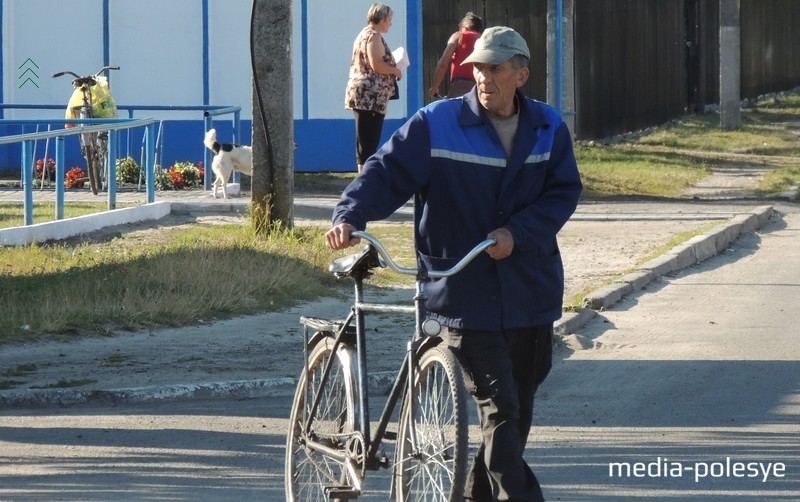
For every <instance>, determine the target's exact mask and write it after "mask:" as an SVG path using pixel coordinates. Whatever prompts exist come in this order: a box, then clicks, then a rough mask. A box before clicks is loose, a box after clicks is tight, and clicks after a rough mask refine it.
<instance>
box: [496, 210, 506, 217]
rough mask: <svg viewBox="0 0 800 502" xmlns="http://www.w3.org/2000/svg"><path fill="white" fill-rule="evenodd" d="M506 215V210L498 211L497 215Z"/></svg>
mask: <svg viewBox="0 0 800 502" xmlns="http://www.w3.org/2000/svg"><path fill="white" fill-rule="evenodd" d="M505 215H506V212H505V211H497V216H505Z"/></svg>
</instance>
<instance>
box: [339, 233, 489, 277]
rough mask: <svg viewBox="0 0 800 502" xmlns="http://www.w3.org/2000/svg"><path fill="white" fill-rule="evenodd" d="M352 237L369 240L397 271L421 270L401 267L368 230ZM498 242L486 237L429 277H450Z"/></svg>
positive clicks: (410, 271) (415, 271)
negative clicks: (459, 258)
mask: <svg viewBox="0 0 800 502" xmlns="http://www.w3.org/2000/svg"><path fill="white" fill-rule="evenodd" d="M350 236H351V237H358V238H360V239H364V240H366V241H367V242H369V243H370V244H371V245H372V247H374V248H375V250H376V251H377V252H378V254H379V255H380V256H381V258H383V260H384V261H385V262H386V265H387V266H388V267H389V268H390V269H392V270H394V271H395V272H398V273H401V274H406V275H416V274H417V272H418V271H419V270H418V269H417V268H411V267H401V266H400V265H398V264H397V263H396V262H395V261H394V260H393V259H392V257H391V256H389V252H388V251H386V248H384V247H383V244H381V242H380V241H379V240H378V239H377V238H376V237H375V236H373V235H371V234H368V233H367V232H361V231H355V232H353V233H351V234H350ZM495 244H497V240H495V239H486V240H485V241H483V242H481V243H479V244H478V245H477V246H475V247H474V248H472V250H471V251H470V252H469V253H467V254H466V255H465V256H464V257H463V258H461V260H460V261H459V262H458V263H456V264H455V265H453V266H452V267H451V268H449V269H447V270H428V277H432V278H440V277H450V276H451V275H455V274H457V273H458V272H460V271H461V270H462V269H463V268H464V267H466V266H467V265H468V264H469V263H470V262H471V261H472V260H474V259H475V257H476V256H478V255H479V254H480V253H481V252H483V251H485V250H486V248H489V247H491V246H494V245H495Z"/></svg>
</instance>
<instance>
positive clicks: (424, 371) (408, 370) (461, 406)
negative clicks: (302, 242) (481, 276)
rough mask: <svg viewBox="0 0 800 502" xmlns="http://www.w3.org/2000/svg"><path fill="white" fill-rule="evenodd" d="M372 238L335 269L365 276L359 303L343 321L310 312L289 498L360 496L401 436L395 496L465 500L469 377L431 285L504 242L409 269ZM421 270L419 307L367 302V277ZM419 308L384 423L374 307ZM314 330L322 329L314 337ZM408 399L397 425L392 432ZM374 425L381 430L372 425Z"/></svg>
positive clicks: (289, 453) (290, 449) (290, 450)
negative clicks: (371, 398)
mask: <svg viewBox="0 0 800 502" xmlns="http://www.w3.org/2000/svg"><path fill="white" fill-rule="evenodd" d="M352 236H353V237H360V238H362V239H364V240H366V241H367V242H369V244H368V245H367V246H366V247H364V249H363V250H361V251H360V252H359V253H356V254H354V255H350V256H347V257H343V258H339V259H337V260H335V261H334V262H333V263H332V264H331V266H330V271H331V272H332V273H333V274H334V275H336V276H337V277H351V278H352V279H353V280H354V281H355V301H354V303H353V306H352V308H351V309H350V313H349V314H348V315H347V317H346V319H344V320H342V321H330V320H325V319H317V318H312V317H301V319H300V322H301V323H302V324H303V336H304V344H305V345H304V358H305V366H304V368H303V371H302V373H301V376H300V379H299V381H298V384H297V390H296V393H295V397H294V402H293V404H292V411H291V415H290V421H289V424H290V425H289V433H288V437H287V448H286V467H285V470H286V472H285V485H286V499H287V500H289V501H308V500H329V499H340V500H341V499H353V498H357V497H358V496H359V495H361V493H362V491H363V482H364V477H365V474H366V471H367V470H378V469H380V468H389V467H390V464H389V459H388V456H387V455H386V453H385V451H384V450H383V441H384V440H396V443H395V454H394V463H393V465H392V489H391V492H392V496H393V497H394V498H395V500H398V501H406V500H424V501H433V500H447V501H451V500H452V501H455V500H462V499H463V489H464V484H465V481H466V476H467V465H468V455H469V453H468V449H469V442H468V425H469V418H468V410H467V408H466V406H467V394H466V390H465V387H464V375H463V370H462V368H461V365H460V363H459V360H458V358H457V356H456V354H455V353H454V352H453V351H452V350H451V349H450V348H449V347H447V346H446V345H445V344H442V343H441V338H440V337H439V336H438V335H439V332H440V330H441V326H440V325H439V323H438V322H436V321H434V320H432V319H427V320H426V319H425V300H426V296H425V292H424V285H425V283H426V282H427V281H428V279H429V278H439V277H449V276H451V275H454V274H456V273H458V272H459V271H460V270H462V269H463V268H464V267H466V266H467V264H469V263H470V262H471V261H472V260H473V259H474V258H475V257H476V256H478V254H480V253H481V252H482V251H484V250H485V249H486V248H488V247H489V246H492V245H494V243H495V241H494V240H492V239H489V240H486V241H483V242H481V243H480V244H478V245H477V246H475V248H473V249H472V250H471V251H470V252H469V253H468V254H467V255H466V256H465V257H464V258H462V259H461V260H460V261H459V262H458V263H457V264H456V265H455V266H453V267H452V268H451V269H449V270H444V271H436V270H425V269H424V268H420V269H418V268H406V267H401V266H399V265H397V264H396V263H395V261H394V260H393V259H392V258H391V256H389V254H388V253H387V252H386V250H385V248H384V247H383V245H382V244H381V243H380V241H378V240H377V239H376V238H375V237H373V236H372V235H370V234H368V233H366V232H354V233H353V234H352ZM386 266H388V267H389V268H391V269H392V270H395V271H396V272H399V273H401V274H408V275H414V276H416V280H415V284H416V293H415V295H414V298H413V300H414V305H413V306H410V305H408V306H403V305H388V304H372V303H365V302H364V297H363V281H364V280H365V279H366V278H368V277H370V276H371V275H372V273H373V270H374V269H375V268H377V267H386ZM367 313H370V314H372V313H379V314H381V313H382V314H385V313H413V314H414V315H415V318H416V328H415V330H414V333H413V336H412V337H411V341H410V342H408V344H407V348H406V354H405V358H404V360H403V363H402V365H401V366H400V368H399V370H398V372H397V376H396V377H395V380H394V384H393V386H392V390H391V392H390V393H389V398H388V400H387V402H386V405H385V407H384V409H383V413H382V414H381V418H380V420H379V421H378V423H377V425H376V427H375V428H374V429H373V427H372V425H373V424H372V422H371V421H370V416H369V403H368V393H367V365H366V352H367V350H366V337H365V332H366V328H365V314H367ZM309 331H312V333H311V334H310V335H309ZM398 403H401V407H400V413H399V418H398V424H399V427H398V429H397V432H392V431H390V430H389V425H390V420H391V419H392V416H393V414H394V411H395V407H396V406H397V404H398ZM373 430H374V435H371V431H373Z"/></svg>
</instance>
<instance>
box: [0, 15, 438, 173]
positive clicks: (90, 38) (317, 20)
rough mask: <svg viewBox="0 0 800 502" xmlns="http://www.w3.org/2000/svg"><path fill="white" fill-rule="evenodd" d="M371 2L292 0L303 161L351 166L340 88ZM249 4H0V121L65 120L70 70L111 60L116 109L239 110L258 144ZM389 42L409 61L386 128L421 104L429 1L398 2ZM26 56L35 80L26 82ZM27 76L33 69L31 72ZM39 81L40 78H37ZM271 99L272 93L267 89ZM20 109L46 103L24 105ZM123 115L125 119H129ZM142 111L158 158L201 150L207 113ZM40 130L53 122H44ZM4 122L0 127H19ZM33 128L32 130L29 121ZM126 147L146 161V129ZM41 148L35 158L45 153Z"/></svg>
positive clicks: (315, 167)
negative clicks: (157, 129)
mask: <svg viewBox="0 0 800 502" xmlns="http://www.w3.org/2000/svg"><path fill="white" fill-rule="evenodd" d="M372 3H373V1H372V0H337V1H335V2H331V1H329V0H295V1H294V2H293V3H292V9H293V19H292V25H293V40H292V44H293V47H292V49H293V58H294V67H293V68H291V69H289V68H287V78H292V79H293V89H294V95H293V103H292V105H293V110H294V117H295V123H294V136H295V143H296V144H297V149H296V151H295V169H296V170H297V171H353V170H355V133H354V126H353V117H352V112H350V111H349V110H345V109H344V89H345V85H346V82H347V74H348V69H349V64H350V57H351V52H352V44H353V40H354V38H355V36H356V35H357V34H358V32H359V31H360V30H361V28H362V27H363V26H364V25H365V24H366V17H367V11H368V9H369V7H370V5H372ZM252 5H253V4H252V0H170V1H168V2H164V1H162V0H137V1H135V2H132V1H130V0H70V1H68V2H66V1H64V0H0V16H1V19H0V39H1V40H2V46H1V50H0V64H1V65H2V68H3V71H2V76H1V77H0V78H1V79H2V81H0V93H2V94H0V103H2V105H3V107H2V108H0V118H3V119H9V120H10V119H41V120H43V121H44V120H46V119H48V118H63V116H64V115H63V107H65V106H66V103H67V101H68V100H69V96H70V94H71V92H72V88H71V86H70V83H69V79H68V78H67V77H62V78H58V79H54V78H51V76H52V75H53V74H54V73H56V72H60V71H64V70H71V71H74V72H76V73H78V74H88V73H91V72H94V71H96V70H97V69H99V68H101V67H102V66H104V65H117V66H120V68H121V69H120V71H118V72H112V74H111V75H110V79H109V81H110V87H111V90H112V92H113V95H114V98H115V100H116V102H117V103H118V104H120V105H129V106H133V107H134V108H136V107H137V106H141V107H145V106H159V107H165V106H197V105H208V106H223V105H231V106H237V105H238V106H241V107H242V114H241V118H242V129H241V130H242V138H240V141H241V142H242V143H249V142H250V125H251V118H252V111H251V106H252V105H251V103H252V77H251V76H252V71H251V67H250V47H249V44H250V14H251V10H252ZM390 5H391V7H392V9H393V10H394V19H393V27H392V29H391V31H390V32H389V33H388V34H386V35H385V38H386V41H387V43H388V44H389V46H390V47H392V48H393V49H394V48H397V47H401V46H402V47H405V48H406V50H407V51H408V53H409V56H410V58H411V62H412V65H411V67H410V68H409V69H408V72H407V74H406V75H405V76H404V78H403V79H402V80H401V82H400V99H399V100H397V101H393V102H392V103H391V104H390V111H389V114H388V115H387V118H386V123H385V125H384V136H385V137H386V138H388V136H389V135H390V134H391V133H392V132H393V131H394V130H395V129H397V128H398V127H399V126H400V125H401V124H402V122H403V121H404V120H405V118H406V117H408V116H410V115H411V114H413V112H414V111H416V109H417V108H419V107H420V106H421V105H422V102H423V97H422V96H421V94H420V89H422V88H423V86H422V72H421V69H420V68H419V66H415V65H414V62H415V61H421V40H422V37H421V30H422V27H421V22H420V19H421V12H422V7H421V0H413V1H411V0H407V1H405V2H403V3H397V4H390ZM28 59H30V60H31V61H33V62H35V64H36V65H37V66H38V69H36V73H37V78H33V79H32V80H31V81H25V80H20V78H19V77H20V76H21V75H18V74H19V73H20V72H21V65H22V64H23V63H24V62H25V61H27V60H28ZM27 76H30V73H28V75H27ZM34 84H35V85H34ZM266 94H267V95H266V99H270V96H269V90H267V93H266ZM18 105H43V106H45V107H48V108H43V109H29V108H25V109H20V108H14V107H15V106H18ZM121 116H125V115H122V114H121ZM130 116H132V117H134V118H144V117H154V118H157V119H159V120H162V121H163V123H162V128H161V138H162V141H163V146H162V149H161V151H162V152H163V160H162V165H165V166H166V165H169V164H172V163H174V162H178V161H192V162H196V161H200V160H202V158H203V153H204V152H203V148H204V147H203V144H202V139H203V133H204V130H203V129H204V126H203V115H202V112H198V111H185V110H180V111H177V110H156V111H153V110H134V111H132V112H131V115H130ZM216 120H217V122H215V124H214V125H215V127H217V129H218V131H219V137H220V139H221V140H223V141H225V140H226V139H227V138H229V137H230V135H231V134H232V122H231V121H230V120H228V119H227V118H225V117H220V118H218V119H216ZM42 127H44V128H46V127H47V126H46V125H43V126H42ZM19 131H20V129H19V126H9V125H6V126H2V127H0V134H11V133H16V132H19ZM27 132H32V130H31V129H30V128H28V129H27ZM74 143H75V144H73V145H67V153H66V155H67V158H66V163H67V167H71V166H73V165H82V164H83V161H82V159H81V157H80V152H79V149H78V145H77V141H75V142H74ZM121 143H122V145H123V146H122V148H123V151H122V152H120V154H121V155H123V156H124V155H131V156H133V157H134V158H138V156H139V152H140V149H141V137H131V138H128V139H127V140H125V139H123V141H121ZM43 148H44V145H39V146H38V147H37V153H36V156H37V158H40V157H41V156H43V154H44V149H43ZM19 162H20V156H19V154H18V150H17V151H14V147H9V148H7V149H4V150H2V151H0V171H2V170H17V169H18V168H19Z"/></svg>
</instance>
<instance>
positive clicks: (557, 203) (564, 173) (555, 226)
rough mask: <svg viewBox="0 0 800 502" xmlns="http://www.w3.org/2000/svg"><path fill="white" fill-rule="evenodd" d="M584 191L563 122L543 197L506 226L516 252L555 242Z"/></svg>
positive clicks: (568, 135)
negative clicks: (554, 239) (556, 236)
mask: <svg viewBox="0 0 800 502" xmlns="http://www.w3.org/2000/svg"><path fill="white" fill-rule="evenodd" d="M582 189H583V185H582V183H581V179H580V174H579V172H578V163H577V161H576V160H575V152H574V150H573V147H572V138H571V135H570V132H569V129H568V128H567V125H566V124H565V123H563V122H561V123H560V125H559V126H558V129H557V130H556V132H555V137H554V140H553V148H552V150H551V152H550V159H549V160H548V162H547V173H546V175H545V180H544V185H543V187H542V191H541V195H540V196H539V197H538V198H537V199H536V200H535V201H534V202H533V203H532V204H530V205H528V206H526V207H524V208H522V209H521V210H520V211H518V212H517V213H516V214H514V215H512V216H511V217H510V218H509V220H508V223H507V224H506V225H504V226H505V227H506V228H508V230H509V231H510V232H511V235H512V236H513V237H514V248H515V249H517V248H519V249H520V250H527V249H530V248H532V247H536V246H541V245H544V244H545V243H549V242H551V240H552V239H553V238H554V237H555V235H556V234H557V233H558V232H559V231H560V230H561V227H563V226H564V224H566V223H567V221H568V220H569V218H570V217H571V216H572V213H573V212H574V211H575V208H576V207H577V205H578V198H579V197H580V194H581V190H582Z"/></svg>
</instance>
